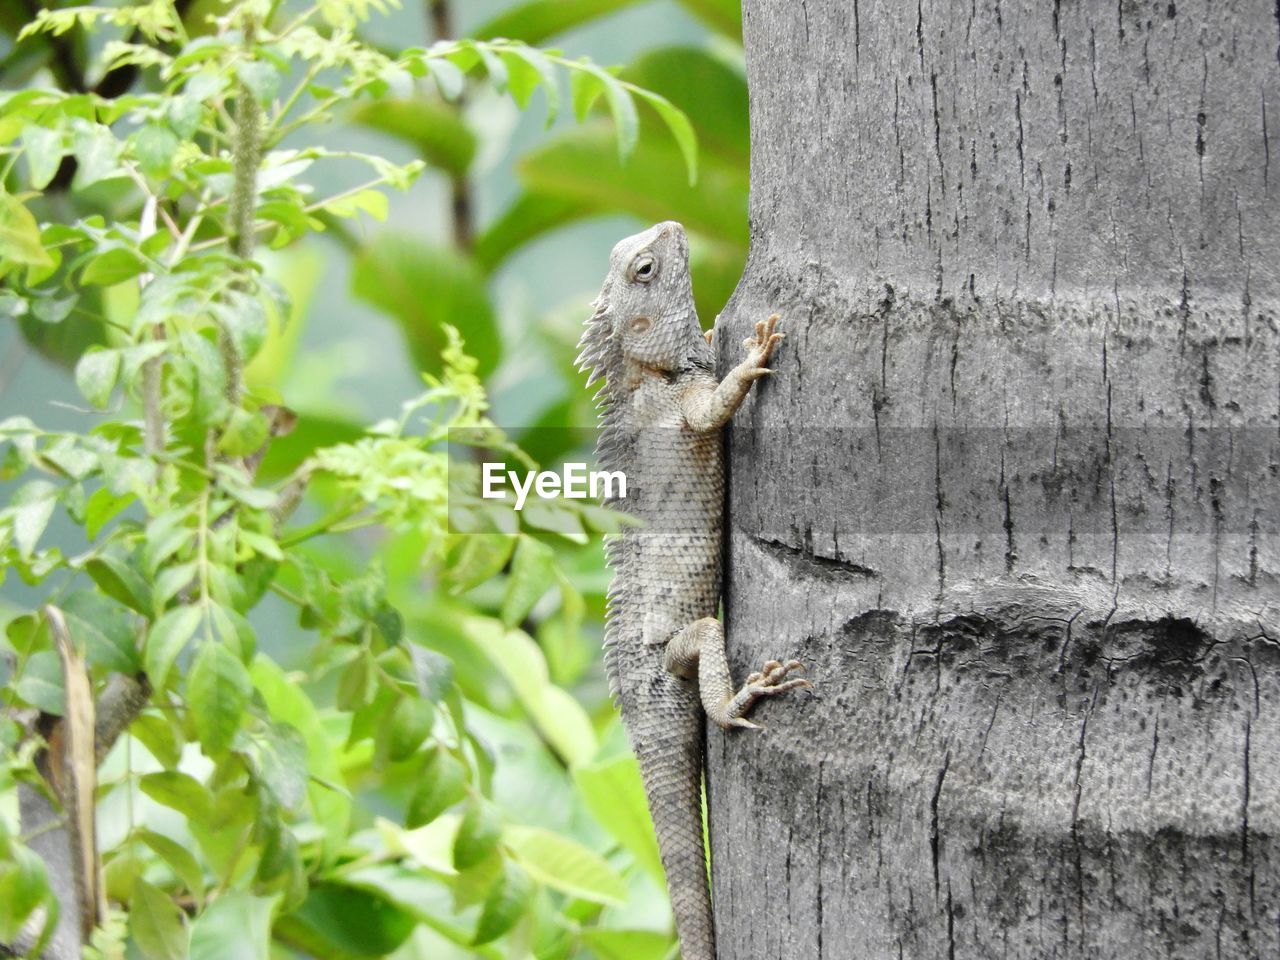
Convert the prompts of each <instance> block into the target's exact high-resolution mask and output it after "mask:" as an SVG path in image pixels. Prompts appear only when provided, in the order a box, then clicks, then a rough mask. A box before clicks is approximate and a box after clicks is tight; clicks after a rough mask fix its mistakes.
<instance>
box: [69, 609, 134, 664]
mask: <svg viewBox="0 0 1280 960" xmlns="http://www.w3.org/2000/svg"><path fill="white" fill-rule="evenodd" d="M61 609H62V613H63V615H64V617H65V618H66V621H67V628H68V629H69V630H70V631H71V636H72V637H73V638H74V639H75V640H76V641H77V642H78V643H79V644H80V645H82V647H83V649H84V650H85V654H86V656H87V658H88V661H89V664H90V665H91V666H95V667H102V668H104V669H107V670H115V671H118V672H119V673H130V674H132V673H137V672H138V671H139V670H140V669H142V659H141V657H139V655H138V647H137V641H136V640H135V638H134V632H133V624H132V623H131V622H130V620H129V614H128V612H127V611H126V610H125V609H124V608H123V607H122V606H120V605H119V604H117V603H114V602H113V601H111V600H110V599H108V598H107V597H104V596H102V595H101V594H98V593H93V592H91V591H88V590H78V591H76V592H75V593H73V594H71V595H70V596H68V597H67V598H66V599H65V600H63V601H62V604H61Z"/></svg>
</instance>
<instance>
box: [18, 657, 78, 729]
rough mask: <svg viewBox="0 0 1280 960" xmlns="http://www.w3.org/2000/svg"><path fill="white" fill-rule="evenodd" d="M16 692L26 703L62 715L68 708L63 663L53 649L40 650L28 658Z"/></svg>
mask: <svg viewBox="0 0 1280 960" xmlns="http://www.w3.org/2000/svg"><path fill="white" fill-rule="evenodd" d="M13 690H14V693H16V694H17V695H18V696H19V697H20V698H21V699H22V700H24V701H25V702H26V703H29V704H31V706H33V707H35V708H36V709H37V710H40V711H41V712H42V713H47V714H50V715H51V716H55V717H60V716H62V714H63V712H64V711H65V710H66V702H67V698H66V694H65V693H64V691H63V686H62V663H61V661H59V660H58V655H57V654H56V653H54V652H53V651H52V650H40V651H38V652H36V653H33V654H32V655H31V656H30V657H28V658H27V662H26V663H25V664H24V665H23V668H22V673H21V675H20V676H19V677H18V682H17V683H16V684H14V687H13Z"/></svg>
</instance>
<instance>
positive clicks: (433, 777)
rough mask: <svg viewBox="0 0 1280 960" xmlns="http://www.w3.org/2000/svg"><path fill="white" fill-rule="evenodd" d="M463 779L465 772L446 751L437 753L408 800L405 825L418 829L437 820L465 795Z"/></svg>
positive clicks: (464, 781) (465, 786)
mask: <svg viewBox="0 0 1280 960" xmlns="http://www.w3.org/2000/svg"><path fill="white" fill-rule="evenodd" d="M467 779H468V778H467V768H466V767H464V766H463V765H462V763H461V762H460V761H459V760H458V759H457V758H456V757H455V756H454V755H453V754H451V753H450V752H449V751H448V750H445V749H444V748H439V749H437V750H436V752H435V754H434V755H433V756H432V757H431V759H430V760H429V761H428V762H427V764H426V765H425V766H424V768H423V771H422V777H421V782H420V783H419V785H418V789H417V790H415V791H414V793H413V796H412V797H410V798H409V808H408V810H407V812H406V813H405V818H404V819H405V825H406V826H408V827H409V828H411V829H412V828H414V827H420V826H422V825H423V824H425V823H430V822H431V821H432V820H434V819H435V818H436V817H438V816H440V814H442V813H444V812H445V811H446V810H448V809H449V808H450V807H452V806H453V805H454V804H455V803H457V802H458V801H460V800H461V799H462V798H463V797H465V796H466V795H467Z"/></svg>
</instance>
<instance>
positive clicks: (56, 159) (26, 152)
mask: <svg viewBox="0 0 1280 960" xmlns="http://www.w3.org/2000/svg"><path fill="white" fill-rule="evenodd" d="M22 153H23V156H24V157H26V159H27V178H28V180H29V182H30V183H31V188H32V189H33V190H43V189H44V188H45V187H47V186H48V185H49V181H50V180H52V179H53V178H54V175H55V174H56V173H57V172H58V167H59V166H60V165H61V164H62V153H63V150H62V131H61V130H50V129H49V128H48V127H37V126H35V125H31V126H28V127H27V128H26V129H25V130H23V131H22Z"/></svg>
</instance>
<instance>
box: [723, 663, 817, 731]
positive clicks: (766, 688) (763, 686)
mask: <svg viewBox="0 0 1280 960" xmlns="http://www.w3.org/2000/svg"><path fill="white" fill-rule="evenodd" d="M803 669H804V664H803V663H801V662H800V661H799V660H788V661H787V662H786V663H779V662H778V661H777V660H770V661H769V662H768V663H766V664H765V665H764V666H763V667H762V668H761V669H760V670H759V672H757V673H753V674H751V675H750V676H748V677H747V682H746V683H745V684H743V686H742V689H741V690H739V691H738V692H737V693H736V694H734V695H733V698H732V699H730V700H729V702H728V703H726V704H725V705H724V709H723V713H722V715H721V716H713V717H712V719H713V720H715V722H716V723H718V724H720V726H722V727H725V728H726V729H727V728H729V727H745V728H746V729H748V730H759V729H761V726H760V724H758V723H752V722H751V721H750V720H748V719H747V718H746V716H745V714H746V713H747V712H748V711H749V710H750V709H751V708H752V707H753V706H754V705H755V703H756V701H757V700H759V699H761V698H762V697H776V696H777V695H778V694H780V693H786V692H787V691H788V690H794V689H796V688H797V687H810V686H813V684H811V683H810V682H809V681H808V680H805V679H803V678H802V677H795V678H792V679H790V680H788V679H787V674H789V673H791V672H792V671H795V670H803Z"/></svg>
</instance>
